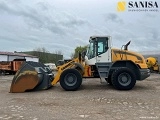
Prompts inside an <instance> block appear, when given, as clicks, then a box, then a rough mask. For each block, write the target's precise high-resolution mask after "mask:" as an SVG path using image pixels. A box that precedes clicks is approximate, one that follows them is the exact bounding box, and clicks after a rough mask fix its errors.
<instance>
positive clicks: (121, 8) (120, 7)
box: [117, 1, 126, 12]
mask: <svg viewBox="0 0 160 120" xmlns="http://www.w3.org/2000/svg"><path fill="white" fill-rule="evenodd" d="M125 10H126V2H125V1H120V2H118V3H117V11H118V12H122V11H125Z"/></svg>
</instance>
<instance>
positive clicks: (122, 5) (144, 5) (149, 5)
mask: <svg viewBox="0 0 160 120" xmlns="http://www.w3.org/2000/svg"><path fill="white" fill-rule="evenodd" d="M158 7H159V5H158V2H157V1H128V2H126V1H119V2H118V3H117V11H119V12H123V11H126V10H128V11H129V12H136V11H137V12H149V11H150V12H159V10H158Z"/></svg>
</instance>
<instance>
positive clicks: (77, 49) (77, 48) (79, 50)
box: [73, 45, 87, 58]
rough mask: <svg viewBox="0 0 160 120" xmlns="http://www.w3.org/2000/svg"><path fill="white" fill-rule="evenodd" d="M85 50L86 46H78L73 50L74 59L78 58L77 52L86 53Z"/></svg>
mask: <svg viewBox="0 0 160 120" xmlns="http://www.w3.org/2000/svg"><path fill="white" fill-rule="evenodd" d="M86 50H87V45H86V46H83V47H82V46H78V47H76V48H75V50H74V55H73V56H74V58H76V57H78V54H79V52H83V51H86Z"/></svg>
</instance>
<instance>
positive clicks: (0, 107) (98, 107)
mask: <svg viewBox="0 0 160 120" xmlns="http://www.w3.org/2000/svg"><path fill="white" fill-rule="evenodd" d="M12 77H13V76H0V120H84V119H86V120H130V119H131V120H150V119H151V120H160V74H152V75H151V76H150V77H149V78H148V79H146V80H144V81H138V82H137V83H136V86H135V87H134V89H133V90H130V91H118V90H115V89H114V88H112V86H110V85H105V84H101V83H100V80H99V79H84V80H83V83H82V86H81V88H80V89H79V90H78V91H70V92H69V91H64V90H63V89H62V88H61V87H60V85H59V84H57V85H56V86H54V87H52V88H51V89H49V90H43V91H36V92H26V93H9V89H10V84H11V80H12Z"/></svg>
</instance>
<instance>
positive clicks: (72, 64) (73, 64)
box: [51, 57, 82, 85]
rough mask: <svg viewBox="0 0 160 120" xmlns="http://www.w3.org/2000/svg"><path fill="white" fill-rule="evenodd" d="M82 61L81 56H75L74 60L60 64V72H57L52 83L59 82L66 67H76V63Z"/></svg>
mask: <svg viewBox="0 0 160 120" xmlns="http://www.w3.org/2000/svg"><path fill="white" fill-rule="evenodd" d="M81 62H82V61H81V58H80V57H79V58H75V59H73V60H71V61H69V62H67V63H65V64H63V65H62V66H60V67H59V68H58V72H57V74H56V76H55V78H54V79H53V81H52V83H51V84H52V85H55V84H57V82H59V80H60V76H61V74H62V72H63V71H64V70H65V69H69V68H75V65H76V64H75V63H81Z"/></svg>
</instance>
